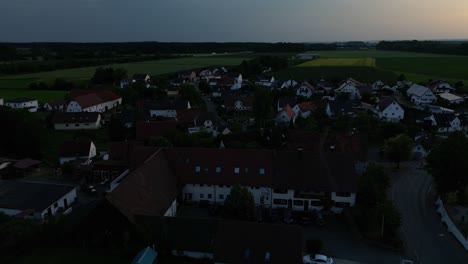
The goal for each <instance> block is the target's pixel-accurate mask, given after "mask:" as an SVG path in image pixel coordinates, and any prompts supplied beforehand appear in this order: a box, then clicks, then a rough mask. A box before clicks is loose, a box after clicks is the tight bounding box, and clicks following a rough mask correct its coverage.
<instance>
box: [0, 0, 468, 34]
mask: <svg viewBox="0 0 468 264" xmlns="http://www.w3.org/2000/svg"><path fill="white" fill-rule="evenodd" d="M0 33H1V34H0V41H2V42H5V41H11V42H16V41H19V42H30V41H76V42H92V41H98V42H101V41H181V42H192V41H193V42H205V41H217V42H231V41H239V42H245V41H255V42H257V41H258V42H280V41H285V42H304V41H311V42H322V41H345V40H384V39H385V40H395V39H462V38H468V1H466V0H444V1H441V0H392V1H383V0H289V1H286V0H0Z"/></svg>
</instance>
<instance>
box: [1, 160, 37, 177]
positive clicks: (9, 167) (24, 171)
mask: <svg viewBox="0 0 468 264" xmlns="http://www.w3.org/2000/svg"><path fill="white" fill-rule="evenodd" d="M2 164H3V165H2ZM41 165H42V162H41V161H39V160H33V159H28V158H26V159H20V160H16V161H13V160H11V161H9V162H7V163H5V162H3V161H0V179H13V178H19V177H25V176H27V175H28V174H31V173H34V172H37V171H40V169H41Z"/></svg>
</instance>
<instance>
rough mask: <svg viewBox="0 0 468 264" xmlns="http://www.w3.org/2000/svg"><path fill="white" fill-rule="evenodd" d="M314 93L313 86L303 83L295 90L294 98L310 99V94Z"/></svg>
mask: <svg viewBox="0 0 468 264" xmlns="http://www.w3.org/2000/svg"><path fill="white" fill-rule="evenodd" d="M313 92H314V86H312V85H311V84H310V83H308V82H303V83H302V84H301V86H299V88H297V90H296V96H301V97H305V98H310V97H312V94H313Z"/></svg>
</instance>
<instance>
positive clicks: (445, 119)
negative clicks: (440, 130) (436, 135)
mask: <svg viewBox="0 0 468 264" xmlns="http://www.w3.org/2000/svg"><path fill="white" fill-rule="evenodd" d="M432 115H433V116H434V119H435V121H436V123H437V126H438V127H450V126H451V125H450V123H451V122H452V121H453V120H454V119H455V118H457V116H456V115H455V114H432Z"/></svg>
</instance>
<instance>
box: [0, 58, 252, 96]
mask: <svg viewBox="0 0 468 264" xmlns="http://www.w3.org/2000/svg"><path fill="white" fill-rule="evenodd" d="M244 59H245V58H231V57H189V58H180V59H168V60H157V61H142V62H132V63H122V64H111V65H105V66H93V67H84V68H75V69H65V70H58V71H50V72H38V73H29V74H20V75H6V76H2V77H0V89H2V88H27V86H28V85H29V83H31V82H35V81H45V82H51V81H53V80H55V79H56V78H63V79H67V80H72V81H79V80H88V79H90V78H91V77H92V76H93V74H94V72H95V70H96V68H98V67H114V68H125V69H126V70H127V71H128V75H129V76H132V75H133V74H135V73H148V74H150V75H153V76H154V75H162V74H167V73H173V72H177V71H180V70H188V69H195V68H202V67H207V66H211V65H218V66H222V65H226V66H230V65H239V64H240V63H241V62H242V61H243V60H244Z"/></svg>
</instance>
